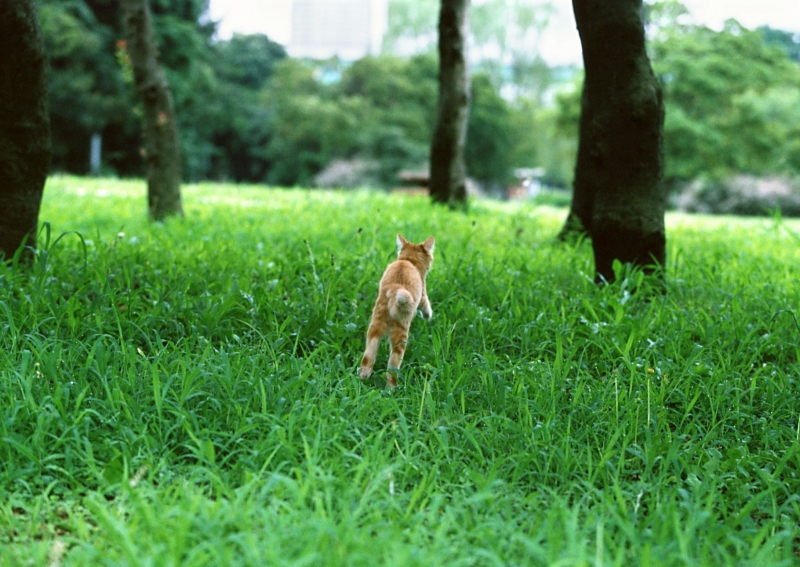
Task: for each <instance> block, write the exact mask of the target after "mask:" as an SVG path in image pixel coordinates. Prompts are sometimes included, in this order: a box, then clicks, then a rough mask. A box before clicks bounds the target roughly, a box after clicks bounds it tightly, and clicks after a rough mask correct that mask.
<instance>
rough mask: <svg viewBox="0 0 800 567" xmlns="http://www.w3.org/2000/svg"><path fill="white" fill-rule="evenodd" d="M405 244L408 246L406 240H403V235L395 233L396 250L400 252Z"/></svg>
mask: <svg viewBox="0 0 800 567" xmlns="http://www.w3.org/2000/svg"><path fill="white" fill-rule="evenodd" d="M406 244H408V240H406V239H405V238H403V235H402V234H400V233H399V232H398V233H397V249H398V250H400V249H401V248H403V246H404V245H406Z"/></svg>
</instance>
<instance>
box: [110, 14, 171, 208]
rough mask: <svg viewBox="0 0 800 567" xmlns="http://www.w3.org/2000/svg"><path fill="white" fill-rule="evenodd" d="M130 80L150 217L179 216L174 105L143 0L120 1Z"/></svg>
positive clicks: (149, 17) (150, 20)
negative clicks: (140, 116)
mask: <svg viewBox="0 0 800 567" xmlns="http://www.w3.org/2000/svg"><path fill="white" fill-rule="evenodd" d="M120 5H121V7H122V16H123V21H124V25H125V35H126V36H127V40H128V41H127V50H128V53H129V54H130V58H131V66H132V67H133V79H134V81H135V83H136V88H137V90H138V91H139V95H140V96H141V98H142V106H143V107H144V141H145V148H144V151H145V156H144V157H145V165H146V171H147V203H148V207H149V211H150V218H152V219H153V220H156V221H162V220H164V219H165V218H166V217H168V216H171V215H183V208H182V207H181V157H180V147H179V145H178V128H177V125H176V123H175V108H174V106H173V103H172V93H171V92H170V90H169V86H168V85H167V78H166V76H165V75H164V71H163V70H162V69H161V64H160V62H159V59H158V48H157V47H156V40H155V34H154V33H153V23H152V18H151V16H150V8H149V6H148V3H147V0H120Z"/></svg>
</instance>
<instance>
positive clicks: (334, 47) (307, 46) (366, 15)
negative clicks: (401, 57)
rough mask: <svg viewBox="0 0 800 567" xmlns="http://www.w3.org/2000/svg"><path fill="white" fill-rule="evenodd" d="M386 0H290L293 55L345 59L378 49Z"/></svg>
mask: <svg viewBox="0 0 800 567" xmlns="http://www.w3.org/2000/svg"><path fill="white" fill-rule="evenodd" d="M387 14H388V1H387V0H293V2H292V25H291V29H292V32H291V37H290V39H289V44H288V45H287V51H288V52H289V55H291V56H292V57H312V58H314V59H327V58H329V57H333V56H334V55H335V56H338V57H339V58H341V59H344V60H347V61H354V60H356V59H360V58H361V57H364V56H365V55H368V54H375V55H377V54H378V53H379V52H380V48H381V41H382V40H383V35H384V33H386V26H387Z"/></svg>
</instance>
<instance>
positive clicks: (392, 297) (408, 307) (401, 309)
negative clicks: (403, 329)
mask: <svg viewBox="0 0 800 567" xmlns="http://www.w3.org/2000/svg"><path fill="white" fill-rule="evenodd" d="M386 295H387V296H388V299H389V315H390V316H391V317H392V319H408V317H409V316H410V315H414V311H415V306H414V297H413V296H412V295H411V293H410V292H409V291H408V290H407V289H403V288H400V289H397V290H389V291H387V292H386Z"/></svg>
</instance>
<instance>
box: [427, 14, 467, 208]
mask: <svg viewBox="0 0 800 567" xmlns="http://www.w3.org/2000/svg"><path fill="white" fill-rule="evenodd" d="M468 21H469V0H442V7H441V12H440V14H439V114H438V119H437V122H436V130H435V131H434V134H433V143H432V144H431V175H430V192H431V196H432V197H433V200H434V201H436V202H439V203H448V204H450V205H451V206H461V205H463V204H464V203H466V201H467V186H466V166H465V165H464V142H465V140H466V136H467V120H468V118H469V99H470V92H469V90H470V81H469V70H468V68H467V53H466V38H467V28H468Z"/></svg>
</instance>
